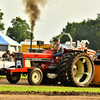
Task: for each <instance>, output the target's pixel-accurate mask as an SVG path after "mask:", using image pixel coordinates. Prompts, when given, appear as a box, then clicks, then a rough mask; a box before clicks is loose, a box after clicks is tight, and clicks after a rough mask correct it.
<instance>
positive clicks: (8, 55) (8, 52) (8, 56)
mask: <svg viewBox="0 0 100 100" xmlns="http://www.w3.org/2000/svg"><path fill="white" fill-rule="evenodd" d="M6 53H7V58H10V51H9V50H7V51H6Z"/></svg>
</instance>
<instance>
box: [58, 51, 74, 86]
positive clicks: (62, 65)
mask: <svg viewBox="0 0 100 100" xmlns="http://www.w3.org/2000/svg"><path fill="white" fill-rule="evenodd" d="M73 55H74V53H65V54H64V55H62V57H61V58H60V59H59V61H58V66H57V75H58V79H59V80H60V82H61V83H62V84H63V85H69V80H68V75H67V70H68V65H69V61H70V59H71V57H72V56H73Z"/></svg>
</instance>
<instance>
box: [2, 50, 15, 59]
mask: <svg viewBox="0 0 100 100" xmlns="http://www.w3.org/2000/svg"><path fill="white" fill-rule="evenodd" d="M2 58H3V60H10V59H14V52H12V54H10V51H9V50H7V51H6V52H5V53H4V54H3V55H2Z"/></svg>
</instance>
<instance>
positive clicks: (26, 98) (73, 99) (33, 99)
mask: <svg viewBox="0 0 100 100" xmlns="http://www.w3.org/2000/svg"><path fill="white" fill-rule="evenodd" d="M0 100H100V97H88V96H44V95H42V96H40V95H6V96H5V95H0Z"/></svg>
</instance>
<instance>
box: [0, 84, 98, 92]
mask: <svg viewBox="0 0 100 100" xmlns="http://www.w3.org/2000/svg"><path fill="white" fill-rule="evenodd" d="M0 91H40V92H44V91H45V92H50V91H59V92H65V91H69V92H72V91H75V92H84V91H85V92H100V88H87V87H86V88H80V87H60V86H49V87H48V86H31V85H30V86H26V87H25V86H17V85H16V86H5V85H1V86H0Z"/></svg>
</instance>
